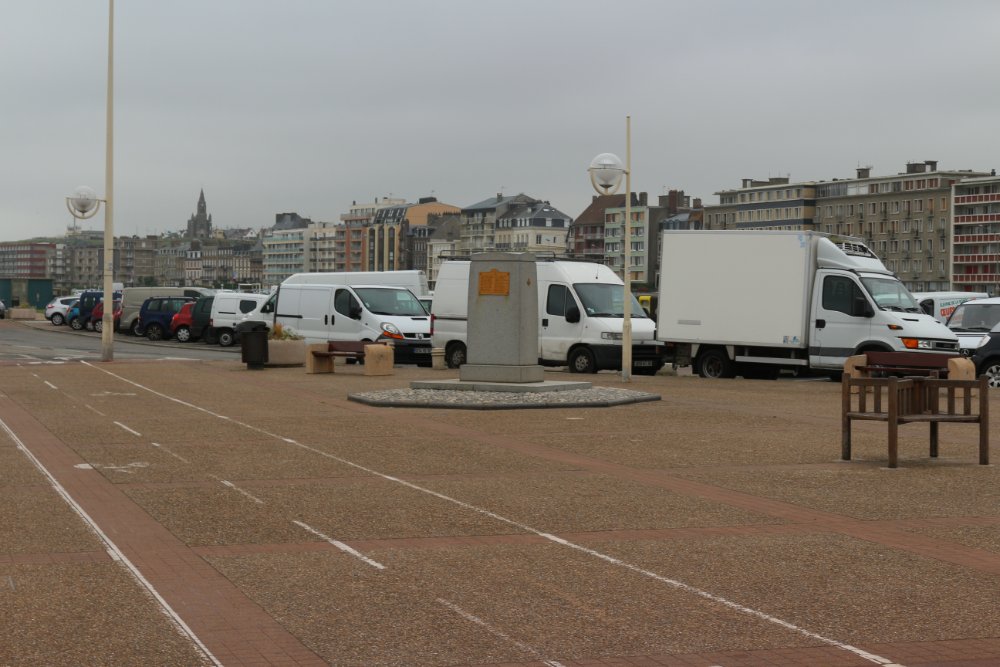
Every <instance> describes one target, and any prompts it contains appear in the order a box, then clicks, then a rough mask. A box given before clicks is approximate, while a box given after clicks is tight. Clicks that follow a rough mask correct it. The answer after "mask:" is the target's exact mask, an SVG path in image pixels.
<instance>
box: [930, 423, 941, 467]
mask: <svg viewBox="0 0 1000 667" xmlns="http://www.w3.org/2000/svg"><path fill="white" fill-rule="evenodd" d="M938 426H940V424H938V423H937V422H931V458H935V459H936V458H937V455H938Z"/></svg>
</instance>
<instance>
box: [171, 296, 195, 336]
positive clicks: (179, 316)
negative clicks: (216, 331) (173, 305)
mask: <svg viewBox="0 0 1000 667" xmlns="http://www.w3.org/2000/svg"><path fill="white" fill-rule="evenodd" d="M193 307H194V302H193V301H192V302H191V303H185V304H184V305H183V306H181V309H180V310H178V311H177V313H176V314H175V315H174V316H173V318H171V320H170V335H171V336H173V337H174V338H176V339H177V340H178V341H180V342H181V343H188V342H190V341H191V339H192V336H191V323H192V316H191V309H192V308H193Z"/></svg>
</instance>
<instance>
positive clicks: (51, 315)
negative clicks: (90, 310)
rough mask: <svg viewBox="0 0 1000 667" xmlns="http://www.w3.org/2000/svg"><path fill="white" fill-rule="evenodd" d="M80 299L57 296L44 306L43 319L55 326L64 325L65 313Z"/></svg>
mask: <svg viewBox="0 0 1000 667" xmlns="http://www.w3.org/2000/svg"><path fill="white" fill-rule="evenodd" d="M79 298H80V297H78V296H57V297H55V298H54V299H52V300H51V301H49V302H48V304H47V305H46V306H45V319H47V320H48V321H49V322H52V324H54V325H55V326H57V327H58V326H62V325H63V324H66V311H68V310H69V309H70V306H72V305H73V304H74V303H76V301H77V300H78V299H79Z"/></svg>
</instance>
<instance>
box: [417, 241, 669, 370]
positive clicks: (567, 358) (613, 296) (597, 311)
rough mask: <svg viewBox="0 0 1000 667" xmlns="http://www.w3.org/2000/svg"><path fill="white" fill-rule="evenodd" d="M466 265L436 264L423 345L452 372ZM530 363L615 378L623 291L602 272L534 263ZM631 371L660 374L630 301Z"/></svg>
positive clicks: (462, 327)
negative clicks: (534, 335) (534, 341)
mask: <svg viewBox="0 0 1000 667" xmlns="http://www.w3.org/2000/svg"><path fill="white" fill-rule="evenodd" d="M469 266H470V262H469V260H448V261H445V262H442V264H441V268H440V270H439V271H438V274H437V280H436V281H435V283H434V301H433V303H432V310H431V315H432V318H433V328H432V335H431V344H432V345H433V346H434V347H435V348H441V349H444V354H445V361H446V363H447V364H448V366H449V367H451V368H458V367H459V366H461V365H462V364H463V363H465V360H466V359H467V352H468V350H467V346H468V335H467V333H468V311H469V302H468V299H469ZM536 267H537V271H538V273H537V278H538V347H539V349H538V363H539V364H541V365H543V366H567V367H568V368H569V370H570V372H573V373H596V372H597V371H599V370H621V366H622V324H623V322H624V318H623V313H624V299H623V297H624V294H625V285H624V283H623V282H622V279H621V278H619V277H618V276H617V275H616V274H615V272H614V271H612V270H611V269H610V268H608V267H607V266H604V265H603V264H594V263H592V262H577V261H570V260H556V259H539V260H538V261H537V262H536ZM630 298H631V299H632V301H631V305H630V308H631V315H632V318H631V320H632V370H633V373H635V374H637V375H654V374H656V372H657V371H658V370H660V369H661V368H662V367H663V349H662V346H660V345H658V344H657V342H656V340H655V325H654V323H653V320H651V319H650V318H649V317H647V316H646V313H645V311H644V310H643V309H642V307H641V306H640V305H639V302H638V301H636V299H635V297H634V296H631V297H630Z"/></svg>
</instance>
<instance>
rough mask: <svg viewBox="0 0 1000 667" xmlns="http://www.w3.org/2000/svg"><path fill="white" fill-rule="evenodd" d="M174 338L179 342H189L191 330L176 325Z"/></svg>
mask: <svg viewBox="0 0 1000 667" xmlns="http://www.w3.org/2000/svg"><path fill="white" fill-rule="evenodd" d="M174 338H176V339H177V340H178V341H180V342H181V343H189V342H191V330H190V329H188V328H187V327H177V331H175V332H174Z"/></svg>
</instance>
